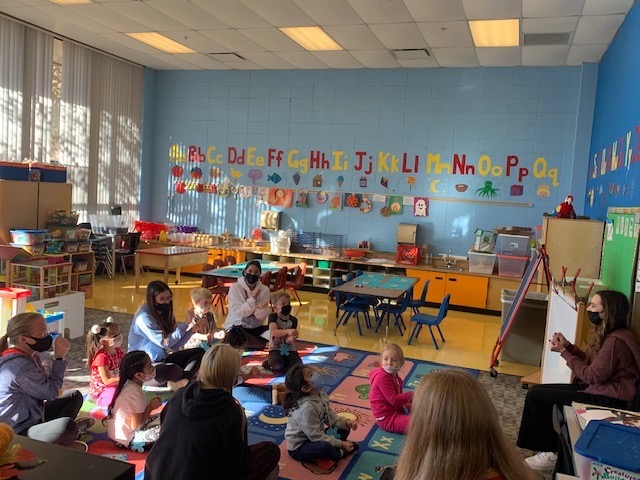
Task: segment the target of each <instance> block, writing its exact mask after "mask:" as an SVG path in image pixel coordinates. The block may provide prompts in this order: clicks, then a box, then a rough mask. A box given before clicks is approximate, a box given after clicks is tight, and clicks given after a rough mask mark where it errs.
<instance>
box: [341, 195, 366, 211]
mask: <svg viewBox="0 0 640 480" xmlns="http://www.w3.org/2000/svg"><path fill="white" fill-rule="evenodd" d="M345 197H346V198H345V201H344V204H345V205H346V206H347V207H353V208H358V207H359V206H360V202H361V201H362V195H359V194H357V193H348V194H345Z"/></svg>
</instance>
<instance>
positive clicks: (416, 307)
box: [409, 280, 431, 315]
mask: <svg viewBox="0 0 640 480" xmlns="http://www.w3.org/2000/svg"><path fill="white" fill-rule="evenodd" d="M430 281H431V280H427V281H425V282H424V286H423V287H422V293H421V294H420V298H418V299H417V300H414V299H413V298H411V299H410V300H409V308H410V309H411V310H413V314H414V315H417V314H418V313H420V307H425V306H426V305H427V302H426V298H427V290H429V282H430Z"/></svg>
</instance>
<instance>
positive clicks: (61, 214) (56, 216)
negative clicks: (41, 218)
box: [49, 210, 80, 226]
mask: <svg viewBox="0 0 640 480" xmlns="http://www.w3.org/2000/svg"><path fill="white" fill-rule="evenodd" d="M79 217H80V214H79V213H76V212H72V211H69V210H50V211H49V224H50V225H66V226H75V225H77V224H78V218H79Z"/></svg>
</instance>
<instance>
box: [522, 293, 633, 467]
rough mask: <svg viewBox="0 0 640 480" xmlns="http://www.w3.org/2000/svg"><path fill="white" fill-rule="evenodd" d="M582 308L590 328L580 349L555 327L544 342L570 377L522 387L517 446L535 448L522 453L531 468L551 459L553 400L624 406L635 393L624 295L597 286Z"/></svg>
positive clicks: (554, 440) (553, 447) (553, 457)
mask: <svg viewBox="0 0 640 480" xmlns="http://www.w3.org/2000/svg"><path fill="white" fill-rule="evenodd" d="M587 314H588V316H589V320H590V321H591V323H592V324H593V327H594V328H593V331H592V332H591V335H590V336H589V339H588V344H587V350H586V352H583V351H582V350H580V349H579V348H578V347H577V346H576V345H573V344H572V343H571V342H569V341H568V340H567V339H566V338H565V337H564V335H563V334H562V333H560V332H556V333H554V334H553V336H552V337H551V338H550V339H549V348H550V349H551V351H553V352H558V353H559V354H560V355H562V358H563V359H564V360H565V361H566V362H567V366H568V367H569V368H570V369H571V372H572V373H573V375H574V376H575V380H574V383H572V384H543V385H535V386H533V387H532V388H530V389H529V391H528V392H527V397H526V399H525V402H524V409H523V411H522V422H521V424H520V433H519V434H518V446H519V447H521V448H526V449H528V450H534V451H539V452H540V453H538V454H536V455H534V456H532V457H529V458H527V459H526V462H527V465H529V467H530V468H531V469H533V470H540V471H544V470H550V469H552V468H553V467H554V466H555V463H556V460H557V455H556V453H555V450H556V448H557V443H558V435H557V434H556V432H555V430H554V429H553V423H552V412H553V406H554V405H571V402H580V403H589V404H593V405H600V406H603V407H611V408H621V409H625V408H626V407H627V405H628V403H629V402H630V401H631V400H633V399H634V398H635V397H636V395H638V384H639V382H640V345H638V342H637V341H636V339H635V337H634V335H633V332H632V331H631V330H630V329H629V328H628V324H627V322H628V317H629V300H628V299H627V297H626V296H625V295H624V294H622V293H620V292H616V291H614V290H603V291H601V292H598V293H596V294H595V295H594V296H593V298H592V299H591V303H590V304H589V306H588V307H587Z"/></svg>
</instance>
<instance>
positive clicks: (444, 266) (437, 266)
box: [431, 265, 464, 272]
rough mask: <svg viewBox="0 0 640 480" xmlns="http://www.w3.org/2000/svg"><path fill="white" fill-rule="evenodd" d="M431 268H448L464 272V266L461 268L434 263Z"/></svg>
mask: <svg viewBox="0 0 640 480" xmlns="http://www.w3.org/2000/svg"><path fill="white" fill-rule="evenodd" d="M431 268H434V269H436V270H448V271H450V272H464V268H460V267H456V266H447V265H432V266H431Z"/></svg>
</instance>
